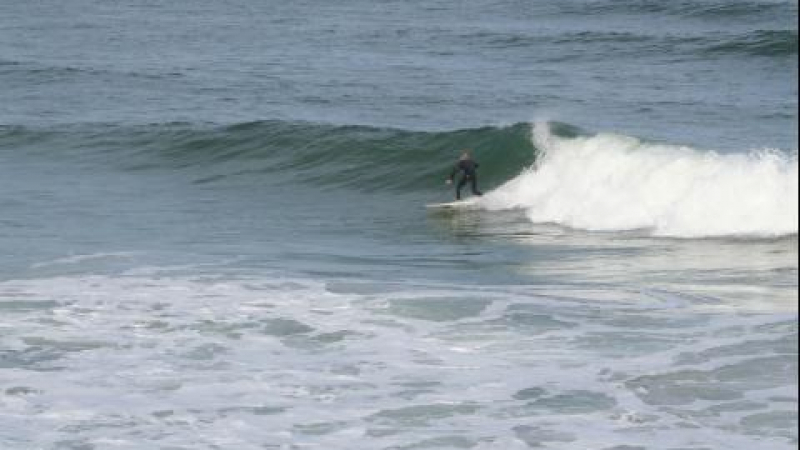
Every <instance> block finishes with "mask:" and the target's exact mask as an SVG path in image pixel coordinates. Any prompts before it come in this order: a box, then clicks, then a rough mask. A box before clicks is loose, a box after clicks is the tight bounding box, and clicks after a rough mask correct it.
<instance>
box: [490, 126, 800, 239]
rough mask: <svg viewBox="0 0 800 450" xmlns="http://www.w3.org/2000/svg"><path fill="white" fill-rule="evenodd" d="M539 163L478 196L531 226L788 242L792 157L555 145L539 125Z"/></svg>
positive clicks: (630, 145) (793, 230) (561, 141)
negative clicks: (521, 213)
mask: <svg viewBox="0 0 800 450" xmlns="http://www.w3.org/2000/svg"><path fill="white" fill-rule="evenodd" d="M533 134H534V141H535V143H536V146H537V148H539V149H541V150H542V154H543V156H542V157H541V158H540V159H539V160H538V161H537V163H536V164H535V165H534V166H532V167H531V168H529V169H527V170H526V171H524V172H523V173H521V174H520V175H519V176H517V177H515V178H514V179H512V180H510V181H508V182H507V183H505V184H504V185H502V186H500V187H499V188H497V189H496V190H495V191H493V192H491V193H490V194H489V195H488V196H487V197H485V198H484V200H483V204H484V205H485V206H486V207H487V208H489V209H511V208H522V209H524V210H525V212H526V214H527V216H528V218H529V219H530V220H531V221H533V222H536V223H557V224H561V225H565V226H568V227H573V228H579V229H586V230H597V231H612V230H615V231H616V230H647V231H648V232H650V233H652V234H654V235H657V236H672V237H714V236H755V237H771V236H784V235H796V234H797V225H798V196H797V187H798V179H797V167H798V164H797V155H796V154H794V155H791V156H789V155H787V154H784V153H781V152H778V151H766V150H765V151H758V152H751V153H746V154H717V153H715V152H703V151H699V150H697V149H693V148H689V147H680V146H675V145H666V144H653V143H646V142H642V141H640V140H638V139H635V138H632V137H628V136H621V135H615V134H599V135H596V136H591V137H585V136H583V137H573V138H564V137H561V136H557V135H555V134H553V133H552V132H551V131H550V129H549V127H548V126H547V124H539V125H537V126H536V128H535V131H534V133H533Z"/></svg>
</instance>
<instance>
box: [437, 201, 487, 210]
mask: <svg viewBox="0 0 800 450" xmlns="http://www.w3.org/2000/svg"><path fill="white" fill-rule="evenodd" d="M477 204H478V203H477V201H475V200H474V199H467V200H456V201H454V202H446V203H430V204H427V205H425V207H426V208H428V209H469V208H473V207H475V206H476V205H477Z"/></svg>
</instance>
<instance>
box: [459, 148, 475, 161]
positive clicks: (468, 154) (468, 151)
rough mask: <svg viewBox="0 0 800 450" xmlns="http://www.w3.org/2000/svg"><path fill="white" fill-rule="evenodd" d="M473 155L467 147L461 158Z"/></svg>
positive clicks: (468, 157)
mask: <svg viewBox="0 0 800 450" xmlns="http://www.w3.org/2000/svg"><path fill="white" fill-rule="evenodd" d="M471 157H472V155H471V153H470V150H469V149H468V148H465V149H464V150H463V151H462V152H461V159H470V158H471Z"/></svg>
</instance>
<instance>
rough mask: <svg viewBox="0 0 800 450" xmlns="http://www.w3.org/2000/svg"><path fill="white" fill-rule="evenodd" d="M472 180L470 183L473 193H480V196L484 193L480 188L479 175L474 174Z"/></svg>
mask: <svg viewBox="0 0 800 450" xmlns="http://www.w3.org/2000/svg"><path fill="white" fill-rule="evenodd" d="M470 182H471V183H470V188H472V193H473V194H475V195H478V196H480V195H483V192H481V191H479V190H478V176H477V175H473V176H472V177H471V178H470Z"/></svg>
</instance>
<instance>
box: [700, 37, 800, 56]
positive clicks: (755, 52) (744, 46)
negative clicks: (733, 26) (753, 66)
mask: <svg viewBox="0 0 800 450" xmlns="http://www.w3.org/2000/svg"><path fill="white" fill-rule="evenodd" d="M707 52H708V53H709V54H745V55H751V56H774V57H781V56H792V55H797V30H757V31H754V32H752V33H749V34H747V35H744V36H737V37H735V38H732V39H729V40H727V41H725V42H720V43H718V44H715V45H711V46H710V47H708V48H707Z"/></svg>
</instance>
